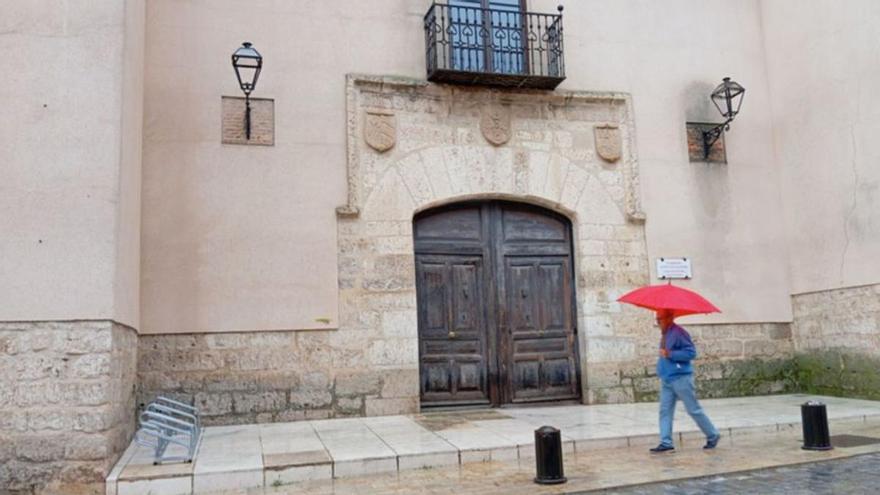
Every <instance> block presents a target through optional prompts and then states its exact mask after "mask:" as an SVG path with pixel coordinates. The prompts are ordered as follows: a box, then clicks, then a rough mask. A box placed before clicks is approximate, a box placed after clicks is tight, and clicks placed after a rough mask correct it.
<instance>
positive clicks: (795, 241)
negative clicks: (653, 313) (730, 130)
mask: <svg viewBox="0 0 880 495" xmlns="http://www.w3.org/2000/svg"><path fill="white" fill-rule="evenodd" d="M842 5H845V6H846V8H841V6H842ZM761 16H762V22H763V28H764V33H765V45H766V53H767V73H768V75H769V83H770V84H769V89H770V93H771V96H772V99H771V106H772V109H773V122H774V134H773V135H774V140H775V141H774V142H775V146H776V152H777V156H778V160H777V163H778V168H779V169H780V171H781V185H782V192H783V195H784V196H783V199H784V205H785V220H786V221H785V232H786V235H787V239H788V243H789V245H790V260H791V280H792V282H791V286H792V292H793V293H795V294H800V293H805V292H815V291H822V290H829V289H836V288H841V287H852V286H859V285H866V284H876V283H878V282H880V258H878V256H877V255H878V253H880V213H878V212H880V167H877V163H878V162H880V148H878V147H877V146H876V142H877V139H876V137H877V135H878V133H880V101H878V99H877V98H876V97H875V94H874V91H875V88H877V87H878V85H880V59H878V57H877V47H878V46H880V33H878V30H877V26H878V24H880V4H878V3H877V2H874V1H871V0H852V1H847V2H845V4H841V2H834V1H830V0H822V1H814V2H810V3H809V8H802V2H797V1H789V0H782V1H766V2H762V3H761Z"/></svg>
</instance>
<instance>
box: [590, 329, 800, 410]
mask: <svg viewBox="0 0 880 495" xmlns="http://www.w3.org/2000/svg"><path fill="white" fill-rule="evenodd" d="M682 326H684V327H685V328H686V329H687V331H688V332H689V333H690V334H691V337H692V338H693V340H694V344H695V345H696V346H697V352H698V353H699V358H698V360H697V361H695V363H694V365H695V369H696V375H695V376H696V380H697V387H698V389H699V391H700V395H701V397H707V398H708V397H737V396H745V395H761V394H770V393H783V392H791V391H793V389H792V387H793V386H794V385H793V384H792V383H790V380H788V379H786V378H785V376H786V375H787V374H789V373H790V372H789V368H790V367H791V366H792V365H793V363H792V357H793V355H794V349H793V346H792V341H791V327H790V325H789V324H788V323H755V324H730V325H688V324H687V323H685V322H683V323H682ZM642 327H644V328H641V333H640V340H639V347H638V348H637V349H636V353H637V356H638V357H637V358H636V359H632V360H629V361H620V362H615V363H601V364H591V363H590V362H587V375H588V376H587V391H588V392H587V400H588V402H589V403H593V404H603V403H620V402H652V401H656V400H657V399H658V393H659V386H660V382H659V379H658V378H657V373H656V371H655V367H656V363H657V352H658V351H657V349H658V346H659V338H660V335H659V331H658V330H657V329H656V328H653V327H651V326H650V324H649V323H645V324H643V325H642Z"/></svg>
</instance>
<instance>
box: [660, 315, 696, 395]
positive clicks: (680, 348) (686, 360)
mask: <svg viewBox="0 0 880 495" xmlns="http://www.w3.org/2000/svg"><path fill="white" fill-rule="evenodd" d="M664 342H665V343H666V350H667V351H669V357H668V358H665V357H662V356H661V357H659V358H658V359H657V376H659V377H660V379H661V380H663V381H664V382H669V381H670V380H672V379H673V378H674V377H676V376H679V375H691V374H693V373H694V367H693V365H692V364H691V360H693V359H695V358H696V357H697V348H696V347H695V346H694V341H693V340H691V336H690V335H689V334H688V333H687V331H686V330H685V329H684V328H681V327H680V326H678V325H676V324H674V323H673V324H672V326H671V327H669V329H668V330H667V331H666V336H665V339H661V340H660V346H661V348H662V346H663V343H664Z"/></svg>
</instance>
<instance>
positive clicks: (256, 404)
mask: <svg viewBox="0 0 880 495" xmlns="http://www.w3.org/2000/svg"><path fill="white" fill-rule="evenodd" d="M345 342H359V341H358V340H356V339H355V338H354V336H348V335H346V332H344V331H313V332H302V331H278V332H247V333H217V334H186V335H142V336H141V338H140V341H139V346H138V383H139V389H138V401H139V403H144V402H147V401H149V400H151V399H152V398H153V397H155V396H156V395H158V394H164V395H169V396H173V397H177V398H179V399H182V400H185V401H193V402H194V403H195V405H196V406H197V407H199V408H200V410H201V413H202V415H203V418H204V422H205V424H208V425H212V424H213V425H217V424H239V423H266V422H278V421H297V420H302V419H324V418H335V417H346V416H378V415H386V414H404V413H413V412H418V407H419V402H418V397H419V382H418V380H419V377H418V369H416V368H383V367H370V366H368V365H367V364H366V363H365V362H364V360H365V359H366V357H365V356H366V353H367V352H368V349H365V348H364V346H361V347H360V348H358V347H352V346H347V345H345Z"/></svg>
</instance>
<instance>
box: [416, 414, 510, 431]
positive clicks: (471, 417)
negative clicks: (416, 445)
mask: <svg viewBox="0 0 880 495" xmlns="http://www.w3.org/2000/svg"><path fill="white" fill-rule="evenodd" d="M511 418H512V416H508V415H507V414H504V413H503V412H500V411H497V410H495V409H477V410H470V411H437V412H427V413H422V414H417V415H415V416H413V417H412V419H413V421H415V422H416V423H418V424H420V425H422V426H423V427H425V428H427V429H428V430H431V431H439V430H446V429H448V428H452V427H455V426H457V425H460V424H464V423H467V422H469V421H482V420H487V419H511Z"/></svg>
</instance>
